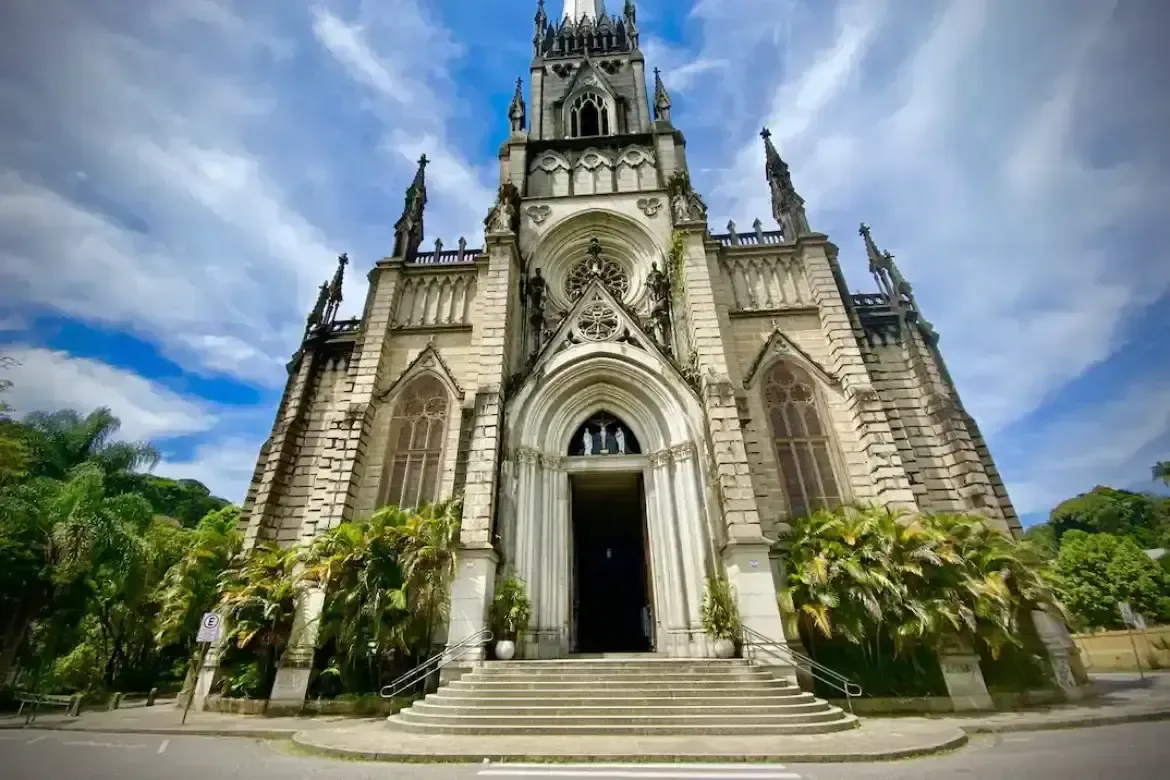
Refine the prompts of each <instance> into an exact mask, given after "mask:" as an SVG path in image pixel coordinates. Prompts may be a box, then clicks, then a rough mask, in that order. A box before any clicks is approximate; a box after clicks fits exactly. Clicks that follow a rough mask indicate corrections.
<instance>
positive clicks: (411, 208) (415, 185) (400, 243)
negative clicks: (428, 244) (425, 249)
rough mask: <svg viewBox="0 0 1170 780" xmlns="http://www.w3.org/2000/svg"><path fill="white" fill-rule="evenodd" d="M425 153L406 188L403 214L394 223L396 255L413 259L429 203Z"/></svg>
mask: <svg viewBox="0 0 1170 780" xmlns="http://www.w3.org/2000/svg"><path fill="white" fill-rule="evenodd" d="M428 162H430V160H428V159H427V156H426V155H425V154H424V155H423V156H422V157H420V158H419V160H418V171H417V172H415V174H414V181H412V182H411V183H410V186H409V187H408V188H407V190H406V204H405V205H404V206H403V208H402V216H401V217H399V219H398V222H397V223H395V225H394V257H401V258H403V259H404V260H407V261H409V260H413V259H414V256H415V254H417V253H418V247H419V245H420V244H421V243H422V240H423V211H424V210H425V209H426V205H427V163H428Z"/></svg>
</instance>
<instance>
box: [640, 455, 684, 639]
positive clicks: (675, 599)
mask: <svg viewBox="0 0 1170 780" xmlns="http://www.w3.org/2000/svg"><path fill="white" fill-rule="evenodd" d="M671 462H672V457H671V454H670V450H662V451H660V452H655V453H653V454H651V455H650V467H649V469H647V479H646V521H647V523H646V524H647V528H648V529H649V531H650V541H651V544H652V546H653V548H654V553H655V555H653V556H652V565H654V566H655V571H654V580H655V584H656V585H659V587H658V593H659V596H658V598H656V601H655V607H656V612H657V613H658V614H657V615H656V617H657V620H658V649H659V651H660V652H665V653H666V654H667V655H669V656H672V657H684V658H685V657H686V656H688V655H689V654H690V644H691V643H690V636H691V634H690V631H689V628H690V621H689V619H688V615H689V610H688V601H689V599H688V595H689V594H688V592H687V589H686V587H685V580H684V565H683V555H682V542H681V540H680V528H679V525H680V522H679V515H678V514H677V513H676V512H674V508H673V502H672V498H671V496H672V494H673V492H674V486H673V484H672V479H671V474H670V465H671Z"/></svg>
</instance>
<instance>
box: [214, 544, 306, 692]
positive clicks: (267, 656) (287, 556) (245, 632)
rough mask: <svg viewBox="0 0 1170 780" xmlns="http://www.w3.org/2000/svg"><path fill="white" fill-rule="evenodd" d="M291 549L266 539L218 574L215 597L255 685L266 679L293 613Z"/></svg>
mask: <svg viewBox="0 0 1170 780" xmlns="http://www.w3.org/2000/svg"><path fill="white" fill-rule="evenodd" d="M296 564H297V551H296V549H295V548H288V549H282V548H280V547H279V546H277V545H276V544H272V543H268V544H264V545H261V546H258V547H256V548H255V549H254V550H252V551H251V552H250V553H247V554H245V555H241V556H239V557H238V558H237V559H236V561H235V562H234V563H233V565H232V566H230V567H228V568H227V569H226V570H224V572H223V574H222V575H221V576H220V600H219V609H220V610H221V612H222V614H223V617H224V622H225V623H226V624H227V626H228V627H229V631H230V633H229V636H230V637H232V638H233V639H234V640H235V641H234V643H233V645H234V647H235V648H236V649H238V650H248V651H251V652H252V655H253V658H254V660H255V669H256V671H257V673H256V675H255V676H256V678H257V681H258V684H259V685H260V687H264V686H266V685H268V684H270V683H271V679H272V676H273V675H274V674H275V672H276V665H277V662H278V661H279V659H280V654H281V652H282V651H283V649H284V647H285V645H287V644H288V639H289V634H290V632H291V630H292V624H293V617H294V616H295V614H296V597H297V591H296V581H295V579H294V570H295V567H296Z"/></svg>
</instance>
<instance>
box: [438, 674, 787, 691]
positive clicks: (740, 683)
mask: <svg viewBox="0 0 1170 780" xmlns="http://www.w3.org/2000/svg"><path fill="white" fill-rule="evenodd" d="M447 687H448V688H449V689H451V690H455V691H577V692H584V693H602V692H605V691H611V690H615V689H616V690H623V691H624V690H628V689H636V690H638V691H687V690H690V691H697V690H703V691H705V690H707V689H709V688H712V687H718V688H720V689H722V690H740V691H760V690H769V691H770V690H799V689H798V688H797V687H796V686H794V685H792V684H791V683H789V682H786V681H784V680H775V679H758V680H703V679H689V680H685V679H681V680H680V679H675V678H670V677H662V678H658V679H654V680H637V681H619V680H610V679H607V678H598V679H593V680H571V681H562V680H542V679H535V680H499V681H497V680H485V679H480V678H476V677H471V678H470V679H468V678H464V679H462V680H456V681H454V682H452V683H451V684H450V685H449V686H447Z"/></svg>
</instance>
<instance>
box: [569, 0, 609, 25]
mask: <svg viewBox="0 0 1170 780" xmlns="http://www.w3.org/2000/svg"><path fill="white" fill-rule="evenodd" d="M604 15H605V0H565V16H567V17H569V18H570V19H572V20H573V21H574V22H579V21H581V17H583V16H587V17H589V18H590V19H593V20H597V19H600V18H601V17H602V16H604Z"/></svg>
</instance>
